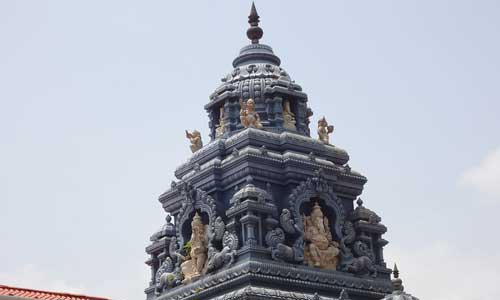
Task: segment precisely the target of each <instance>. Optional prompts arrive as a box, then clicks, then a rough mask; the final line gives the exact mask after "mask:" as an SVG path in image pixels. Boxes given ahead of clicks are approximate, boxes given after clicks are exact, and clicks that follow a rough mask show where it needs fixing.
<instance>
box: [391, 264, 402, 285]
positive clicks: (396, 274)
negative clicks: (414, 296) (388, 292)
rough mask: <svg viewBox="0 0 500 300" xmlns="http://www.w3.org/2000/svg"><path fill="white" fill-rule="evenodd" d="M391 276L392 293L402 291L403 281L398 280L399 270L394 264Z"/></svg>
mask: <svg viewBox="0 0 500 300" xmlns="http://www.w3.org/2000/svg"><path fill="white" fill-rule="evenodd" d="M392 274H393V276H394V279H393V280H392V287H393V289H394V291H395V292H402V291H404V286H403V280H401V278H399V270H398V266H397V265H396V264H394V269H393V270H392Z"/></svg>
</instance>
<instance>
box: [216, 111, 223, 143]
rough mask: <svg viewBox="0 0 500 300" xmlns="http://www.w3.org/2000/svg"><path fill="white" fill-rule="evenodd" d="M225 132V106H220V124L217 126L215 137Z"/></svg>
mask: <svg viewBox="0 0 500 300" xmlns="http://www.w3.org/2000/svg"><path fill="white" fill-rule="evenodd" d="M223 134H224V106H221V107H220V114H219V124H217V125H216V126H215V137H219V136H221V135H223Z"/></svg>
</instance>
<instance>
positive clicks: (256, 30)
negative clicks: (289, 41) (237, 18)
mask: <svg viewBox="0 0 500 300" xmlns="http://www.w3.org/2000/svg"><path fill="white" fill-rule="evenodd" d="M248 23H249V24H250V28H248V30H247V37H248V38H249V39H250V40H251V41H252V44H258V43H259V40H260V39H261V38H262V35H263V34H264V31H262V28H260V27H259V15H258V14H257V9H256V8H255V3H253V2H252V8H251V10H250V15H249V16H248Z"/></svg>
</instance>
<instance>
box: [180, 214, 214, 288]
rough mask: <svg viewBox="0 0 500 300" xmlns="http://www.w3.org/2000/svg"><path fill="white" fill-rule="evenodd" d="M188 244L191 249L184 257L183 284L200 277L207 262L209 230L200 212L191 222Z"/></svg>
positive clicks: (182, 265) (182, 267)
mask: <svg viewBox="0 0 500 300" xmlns="http://www.w3.org/2000/svg"><path fill="white" fill-rule="evenodd" d="M187 244H188V245H190V246H191V249H190V250H189V253H187V256H185V257H183V261H184V262H183V263H182V264H181V272H182V274H183V275H184V280H183V281H182V282H190V281H192V280H195V279H197V278H198V277H200V276H201V274H202V272H203V269H204V268H205V263H206V261H207V253H208V238H207V230H206V226H205V225H204V224H203V223H202V221H201V217H200V215H199V214H198V212H196V213H195V215H194V217H193V221H192V222H191V240H189V242H188V243H187Z"/></svg>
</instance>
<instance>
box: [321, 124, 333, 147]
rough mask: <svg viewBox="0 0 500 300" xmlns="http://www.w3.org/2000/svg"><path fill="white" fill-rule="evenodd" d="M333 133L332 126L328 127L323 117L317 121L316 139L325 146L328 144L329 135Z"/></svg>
mask: <svg viewBox="0 0 500 300" xmlns="http://www.w3.org/2000/svg"><path fill="white" fill-rule="evenodd" d="M332 132H333V125H328V122H327V121H326V119H325V117H323V118H321V119H320V120H319V121H318V139H319V140H320V141H322V142H323V143H325V144H329V143H330V137H329V135H330V133H332Z"/></svg>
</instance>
